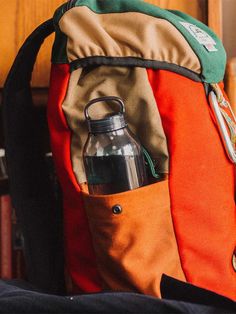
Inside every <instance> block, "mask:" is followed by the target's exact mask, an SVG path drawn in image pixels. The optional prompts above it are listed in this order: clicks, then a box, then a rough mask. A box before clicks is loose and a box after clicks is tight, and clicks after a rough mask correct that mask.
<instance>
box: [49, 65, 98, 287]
mask: <svg viewBox="0 0 236 314" xmlns="http://www.w3.org/2000/svg"><path fill="white" fill-rule="evenodd" d="M69 76H70V73H69V65H68V64H58V65H52V70H51V81H50V91H49V100H48V124H49V129H50V137H51V146H52V152H53V156H54V162H55V166H56V171H57V174H58V177H59V180H60V184H61V187H62V191H63V207H64V241H65V258H66V264H67V268H68V273H69V275H70V276H71V279H72V281H73V284H74V292H96V291H100V290H101V285H100V277H99V274H98V271H97V265H96V261H95V256H94V251H93V247H92V242H91V236H90V233H89V227H88V222H87V218H86V215H85V211H84V208H83V203H82V198H81V193H80V188H79V186H78V184H77V181H76V179H75V176H74V173H73V170H72V165H71V158H70V147H71V131H70V129H69V128H68V125H67V121H66V119H65V116H64V113H63V111H62V102H63V100H64V98H65V95H66V92H67V86H68V82H69Z"/></svg>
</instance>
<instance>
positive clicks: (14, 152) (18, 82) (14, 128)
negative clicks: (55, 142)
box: [3, 20, 64, 293]
mask: <svg viewBox="0 0 236 314" xmlns="http://www.w3.org/2000/svg"><path fill="white" fill-rule="evenodd" d="M53 32H54V26H53V21H52V20H48V21H46V22H45V23H43V24H42V25H40V26H39V27H38V28H37V29H36V30H35V31H34V32H33V33H32V34H31V35H30V36H29V37H28V39H27V40H26V41H25V43H24V44H23V46H22V48H21V49H20V51H19V53H18V55H17V57H16V59H15V61H14V64H13V66H12V68H11V70H10V73H9V75H8V77H7V80H6V83H5V86H4V95H3V117H4V132H5V148H6V158H7V166H8V174H9V180H10V193H11V197H12V202H13V206H14V207H15V210H16V215H17V217H18V219H19V222H20V224H21V227H22V232H23V236H24V241H25V256H26V266H27V276H28V280H29V281H30V283H31V284H33V285H35V286H36V287H37V288H40V289H42V290H43V291H47V292H51V293H59V292H63V291H62V290H63V287H64V265H63V249H62V247H63V246H62V227H61V225H62V223H61V220H62V218H61V211H59V207H58V202H57V201H58V200H57V199H56V197H55V193H54V192H53V185H52V182H51V181H50V173H49V169H48V167H47V165H46V161H45V152H44V151H43V140H42V138H43V137H42V132H41V130H40V129H39V126H38V124H37V119H35V118H36V116H35V109H34V106H33V102H32V95H31V90H30V81H31V76H32V71H33V67H34V64H35V61H36V57H37V54H38V52H39V49H40V47H41V45H42V43H43V41H44V39H45V38H46V37H48V36H49V35H50V34H51V33H53Z"/></svg>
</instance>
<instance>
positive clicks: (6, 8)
mask: <svg viewBox="0 0 236 314" xmlns="http://www.w3.org/2000/svg"><path fill="white" fill-rule="evenodd" d="M111 1H115V0H111ZM146 1H147V2H150V3H152V4H156V5H159V6H161V7H163V8H169V9H176V10H181V11H183V12H186V13H188V14H191V15H192V16H194V17H196V18H198V19H200V20H202V21H204V22H205V23H207V0H191V1H190V0H146ZM208 1H209V0H208ZM213 1H214V3H216V2H217V1H218V0H213ZM64 2H65V1H64V0H0V8H1V11H0V88H1V87H2V86H3V84H4V81H5V79H6V75H7V73H8V71H9V68H10V66H11V64H12V62H13V60H14V58H15V56H16V54H17V52H18V50H19V48H20V46H21V45H22V44H23V42H24V40H25V39H26V37H27V36H28V35H29V34H30V33H31V32H32V31H33V30H34V29H35V28H36V27H37V26H38V25H39V24H40V23H42V22H44V21H45V20H46V19H48V18H50V17H52V15H53V13H54V11H55V9H56V8H57V7H58V6H60V5H61V4H62V3H64ZM52 41H53V36H51V38H50V39H48V40H46V42H45V44H44V47H43V50H41V51H40V54H39V57H38V59H37V63H36V65H35V70H34V74H33V80H32V86H34V87H46V86H48V80H49V67H50V53H51V46H52Z"/></svg>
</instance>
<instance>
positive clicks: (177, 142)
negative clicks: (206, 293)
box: [3, 0, 236, 299]
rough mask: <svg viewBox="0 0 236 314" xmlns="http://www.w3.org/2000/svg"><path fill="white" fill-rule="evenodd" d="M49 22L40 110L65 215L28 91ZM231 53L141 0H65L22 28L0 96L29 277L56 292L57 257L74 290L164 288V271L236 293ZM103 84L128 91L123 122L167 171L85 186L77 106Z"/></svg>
mask: <svg viewBox="0 0 236 314" xmlns="http://www.w3.org/2000/svg"><path fill="white" fill-rule="evenodd" d="M54 30H55V34H56V35H55V42H54V45H53V49H52V68H51V79H50V88H49V99H48V106H47V119H48V128H49V133H50V142H51V149H52V155H53V161H54V164H55V169H56V174H57V177H58V180H59V182H60V187H61V191H62V204H63V205H62V207H63V219H62V217H61V214H60V213H61V212H60V210H59V208H60V204H61V202H60V199H59V198H57V197H55V194H54V193H53V190H52V185H51V182H50V178H49V171H48V169H47V167H46V164H45V158H44V154H45V152H43V151H42V143H41V138H40V130H38V129H37V125H36V124H35V122H34V121H35V119H34V113H33V104H32V97H31V92H30V79H31V73H32V70H33V66H34V63H35V59H36V56H37V53H38V51H39V48H40V46H41V44H42V42H43V40H44V39H45V38H46V37H47V36H48V35H49V34H51V33H52V32H53V31H54ZM225 64H226V54H225V50H224V48H223V46H222V43H221V41H220V40H219V39H218V38H217V36H216V35H215V34H214V33H213V32H212V31H211V30H210V29H209V28H208V27H207V26H206V25H204V24H202V23H200V22H199V21H197V20H195V19H193V18H192V17H190V16H188V15H186V14H184V13H182V12H179V11H173V10H163V9H160V8H159V7H157V6H154V5H151V4H148V3H145V2H142V1H131V0H116V1H110V0H80V1H79V0H78V1H73V0H72V1H68V2H67V3H65V4H63V5H62V6H61V7H60V8H58V10H57V11H56V12H55V15H54V17H53V20H49V21H47V22H45V23H44V24H42V25H41V26H40V27H39V28H37V29H36V30H35V31H34V32H33V33H32V34H31V35H30V37H29V38H28V39H27V40H26V42H25V44H24V45H23V47H22V48H21V50H20V52H19V54H18V56H17V58H16V60H15V62H14V65H13V67H12V69H11V71H10V73H9V76H8V78H7V81H6V84H5V88H4V100H3V101H4V117H5V122H4V123H5V145H6V157H7V163H8V171H9V177H10V188H11V195H12V199H13V205H14V207H15V209H16V213H17V215H18V216H19V219H20V222H21V224H22V228H23V233H24V237H25V250H26V262H27V267H28V276H29V280H30V281H31V282H32V283H34V284H36V285H37V286H38V287H41V288H43V289H44V290H47V291H50V292H58V291H59V290H60V289H61V288H60V287H62V286H63V281H64V262H63V258H65V265H66V266H65V268H66V272H67V273H68V274H69V277H70V278H71V281H72V285H73V288H72V291H73V292H74V293H75V292H85V293H90V292H99V291H104V290H113V291H133V292H138V293H143V294H147V295H153V296H157V297H161V294H160V280H161V276H162V275H163V274H166V275H168V276H171V277H174V278H176V279H179V280H181V281H184V282H188V283H192V284H194V285H196V286H199V287H201V288H205V289H208V290H211V291H214V292H217V293H219V294H222V295H224V296H227V297H229V298H232V299H235V298H236V291H235V284H236V280H235V277H236V265H235V264H236V257H235V247H236V244H235V241H236V234H235V233H236V228H235V227H236V226H235V178H234V163H235V161H236V155H235V138H236V137H235V131H236V129H235V118H234V115H233V113H232V110H231V108H230V105H229V102H228V99H227V96H226V95H225V92H224V85H223V78H224V72H225ZM107 95H113V96H118V97H120V98H122V99H123V100H124V102H125V104H126V119H127V121H128V125H129V127H130V129H131V131H132V132H133V133H134V134H135V135H136V136H137V137H138V138H139V139H140V141H141V143H142V144H143V145H144V146H145V148H146V149H147V151H148V152H149V154H150V156H151V157H152V159H153V160H155V164H156V169H157V172H158V173H160V174H163V177H165V179H164V180H162V181H156V182H154V183H151V184H148V185H146V186H144V187H141V188H138V189H135V190H131V191H126V192H122V193H117V194H112V195H90V194H89V193H88V192H87V188H86V177H85V172H84V166H83V159H82V151H83V146H84V143H85V140H86V136H87V132H88V131H87V129H86V124H85V118H84V115H83V109H84V107H85V105H86V104H87V103H88V102H89V101H90V100H91V99H93V98H96V97H101V96H107ZM107 110H108V108H107V107H106V106H105V105H103V106H102V105H101V106H100V110H99V112H95V114H105V113H106V112H107ZM116 204H119V205H120V206H121V208H122V212H121V213H120V214H116V213H114V212H113V210H112V208H113V207H114V206H115V205H116ZM62 220H63V235H62V230H61V221H62ZM62 237H63V241H62ZM62 242H63V245H62ZM63 256H64V257H63Z"/></svg>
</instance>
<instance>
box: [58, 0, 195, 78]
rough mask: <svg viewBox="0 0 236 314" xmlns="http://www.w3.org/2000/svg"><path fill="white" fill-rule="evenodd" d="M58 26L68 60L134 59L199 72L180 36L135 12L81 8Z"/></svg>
mask: <svg viewBox="0 0 236 314" xmlns="http://www.w3.org/2000/svg"><path fill="white" fill-rule="evenodd" d="M59 26H60V29H61V30H62V32H64V33H65V34H66V35H67V36H68V41H67V54H68V58H69V61H73V60H76V59H78V58H85V57H90V56H112V57H138V58H144V59H148V60H157V61H165V62H168V63H173V64H176V65H179V66H182V67H185V68H187V69H189V70H192V71H194V72H196V73H200V72H201V65H200V62H199V59H198V58H197V56H196V55H195V53H194V52H193V50H192V48H191V47H190V45H189V44H188V42H187V41H186V40H185V38H184V37H183V35H182V34H181V33H180V32H179V31H178V30H177V29H176V28H175V27H174V26H173V25H172V24H171V23H170V22H168V21H166V20H163V19H158V18H154V17H152V16H149V15H145V14H142V13H137V12H126V13H109V14H97V13H94V12H92V11H91V10H90V9H88V8H87V7H85V6H84V7H75V8H73V9H71V10H69V11H67V12H66V13H65V14H64V15H63V17H62V18H61V20H60V22H59Z"/></svg>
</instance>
